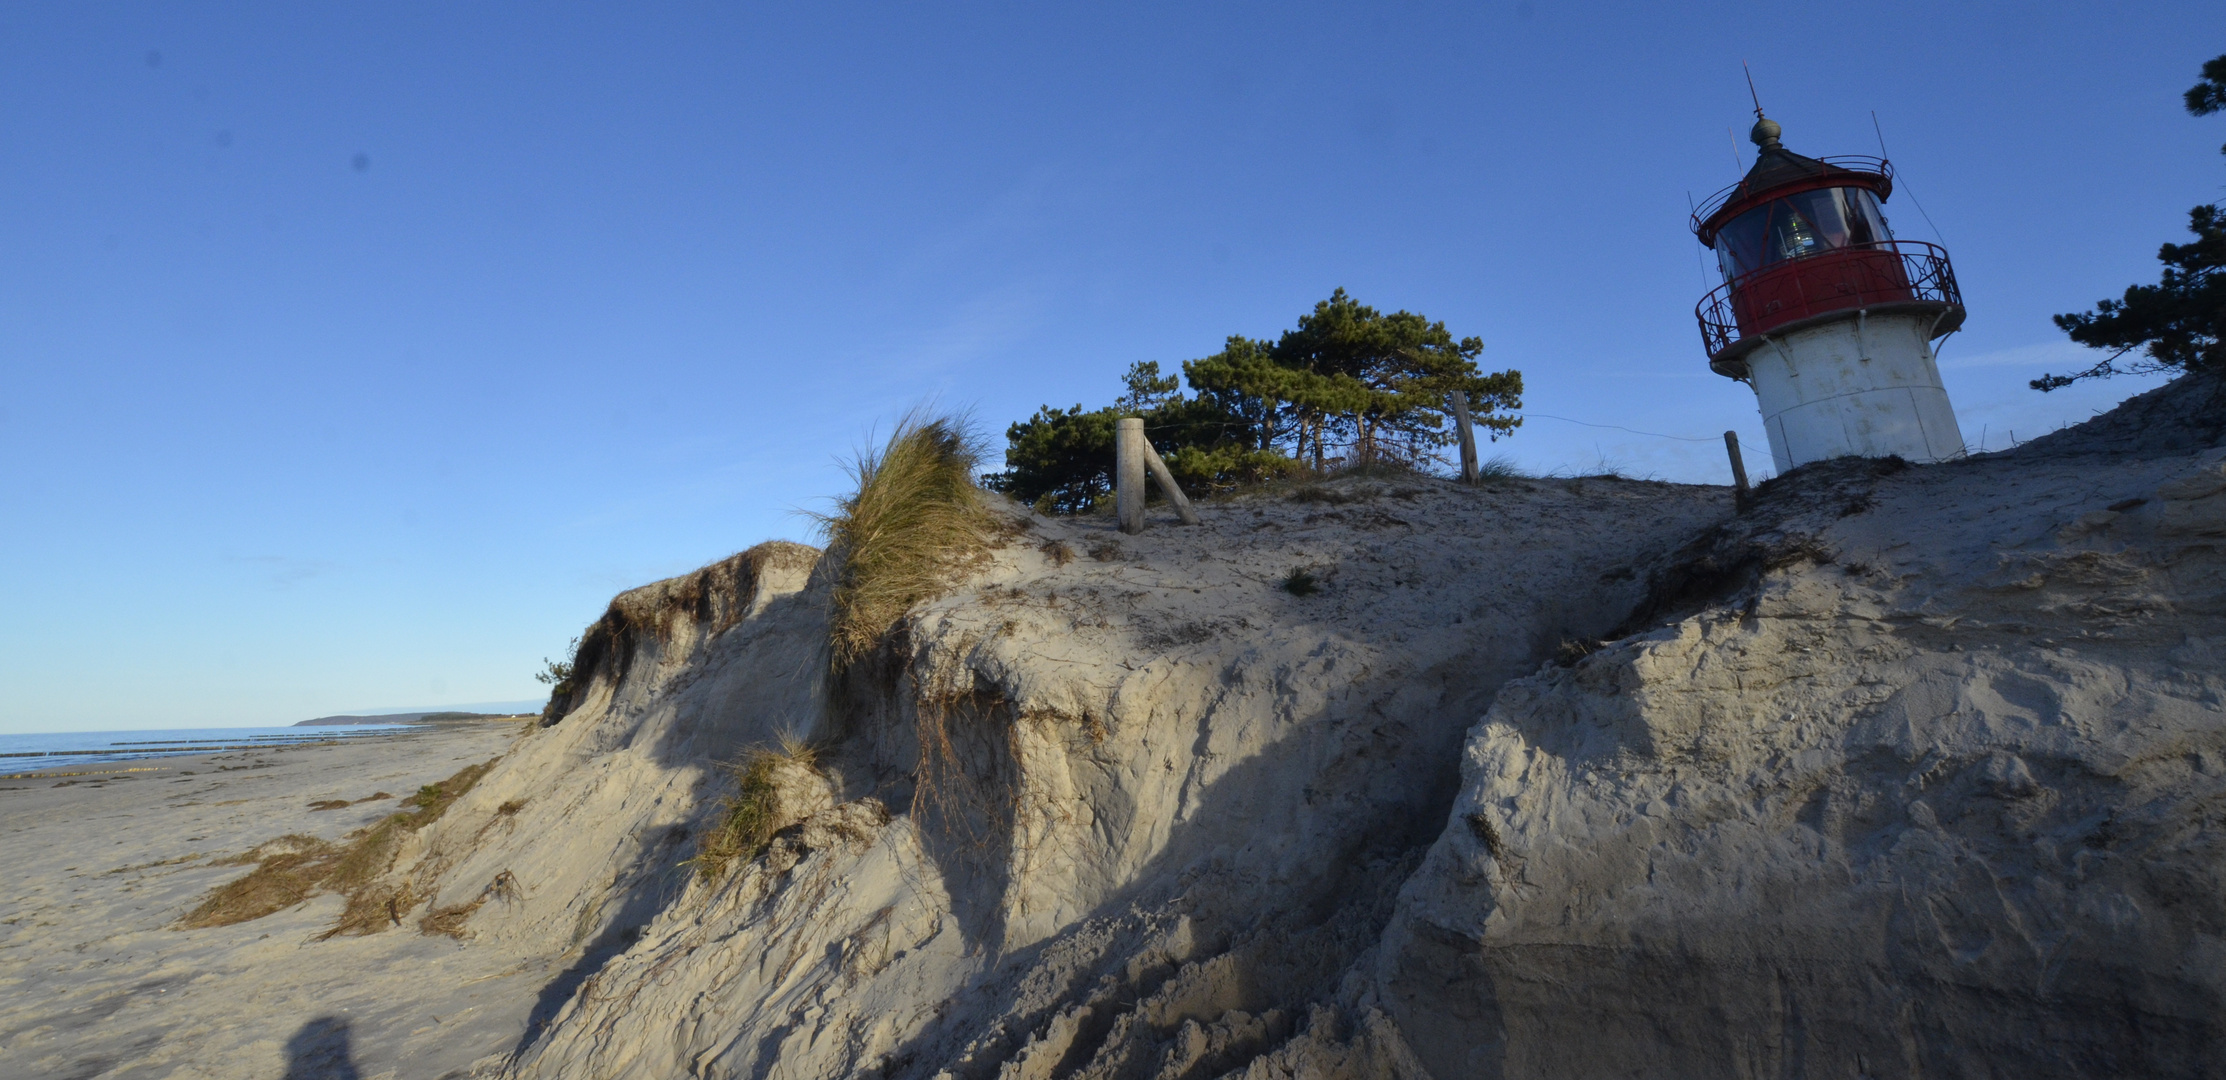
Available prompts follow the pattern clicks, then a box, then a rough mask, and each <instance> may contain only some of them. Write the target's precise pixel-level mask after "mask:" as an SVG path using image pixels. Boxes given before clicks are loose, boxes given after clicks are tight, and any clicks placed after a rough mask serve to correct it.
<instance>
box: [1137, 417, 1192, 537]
mask: <svg viewBox="0 0 2226 1080" xmlns="http://www.w3.org/2000/svg"><path fill="white" fill-rule="evenodd" d="M1137 423H1139V424H1141V423H1143V421H1141V420H1139V421H1137ZM1140 441H1141V442H1142V443H1143V444H1144V464H1145V466H1147V467H1148V468H1150V469H1151V470H1152V479H1153V480H1155V481H1157V482H1158V483H1159V489H1160V490H1161V491H1164V492H1166V493H1167V501H1168V502H1171V503H1173V504H1175V516H1176V517H1179V518H1181V519H1183V524H1185V525H1196V524H1198V512H1197V511H1196V510H1192V509H1191V508H1190V500H1189V499H1187V498H1184V497H1183V489H1182V488H1181V487H1179V486H1177V485H1176V483H1175V474H1174V473H1171V472H1168V471H1167V463H1166V462H1164V461H1161V460H1160V459H1159V451H1157V450H1154V449H1152V441H1151V440H1150V439H1141V440H1140Z"/></svg>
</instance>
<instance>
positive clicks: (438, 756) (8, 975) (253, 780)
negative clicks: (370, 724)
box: [0, 724, 549, 1080]
mask: <svg viewBox="0 0 2226 1080" xmlns="http://www.w3.org/2000/svg"><path fill="white" fill-rule="evenodd" d="M518 731H519V728H518V727H517V725H515V724H482V725H470V726H460V727H440V728H434V729H430V730H426V731H423V732H418V733H412V734H406V735H398V736H395V737H392V738H388V739H379V740H374V741H367V742H360V743H349V744H341V745H323V746H305V747H293V748H286V749H274V750H269V751H256V752H237V753H224V754H213V755H196V756H187V757H176V758H167V759H161V760H139V761H132V762H127V763H121V764H116V765H107V766H98V767H88V768H81V769H69V770H60V771H63V772H71V773H80V774H83V775H77V776H66V777H61V778H58V779H57V778H47V779H11V780H0V837H5V840H4V841H0V842H4V844H5V849H4V850H5V851H6V882H7V883H6V885H5V886H0V1076H6V1077H9V1078H11V1080H31V1078H45V1077H54V1078H60V1077H93V1076H103V1077H134V1078H136V1077H166V1076H176V1077H227V1078H231V1077H281V1076H284V1077H307V1076H317V1077H326V1076H332V1077H348V1076H362V1077H366V1078H368V1077H379V1076H407V1077H439V1076H444V1075H461V1074H462V1073H461V1070H467V1069H468V1068H469V1066H470V1065H471V1064H472V1062H473V1061H474V1060H476V1059H479V1058H482V1057H484V1056H487V1055H490V1054H499V1053H502V1052H504V1051H507V1050H508V1049H509V1048H510V1047H511V1045H512V1044H513V1043H515V1042H516V1041H517V1039H518V1038H519V1036H520V1035H521V1034H522V1033H523V1032H524V1030H525V1020H526V1015H527V1013H528V1011H529V1010H530V1009H531V1008H532V1007H533V1004H534V1000H535V993H536V992H537V991H538V989H539V988H540V987H541V986H542V985H543V984H544V983H546V982H547V981H548V979H549V975H548V973H547V972H546V971H543V970H539V969H536V968H533V967H530V966H527V967H521V966H520V965H518V964H517V963H515V962H514V961H512V960H510V959H509V958H508V957H507V956H505V955H500V954H496V953H493V952H490V951H488V950H473V949H470V948H468V947H466V946H464V945H462V944H460V943H458V942H456V941H453V940H451V939H448V938H445V937H438V936H427V935H422V934H419V933H416V932H414V931H413V932H400V931H397V932H391V933H383V934H377V935H373V936H369V937H344V938H334V939H332V940H328V941H319V940H317V938H318V936H319V935H320V934H322V933H323V932H324V931H325V930H326V929H328V928H329V927H330V926H331V925H332V923H333V920H334V918H335V917H336V916H337V915H338V914H339V911H340V908H341V904H342V901H341V899H340V898H339V897H337V896H330V895H327V896H320V897H317V898H314V899H312V900H309V901H308V902H306V903H303V904H300V905H297V906H295V907H294V908H291V909H289V910H285V911H281V912H279V913H277V914H275V915H271V916H268V917H266V918H262V919H257V920H254V921H251V922H247V923H243V924H239V925H235V926H226V927H215V928H209V929H199V930H178V929H173V928H172V927H173V925H174V924H175V923H176V922H177V920H178V917H179V916H180V915H182V914H183V913H185V912H186V911H188V910H190V909H192V907H193V906H194V905H195V904H197V903H199V902H200V900H201V898H202V897H203V896H204V895H205V894H206V893H207V892H208V891H209V890H210V889H211V888H214V887H215V886H217V885H219V884H222V883H223V882H226V881H229V880H231V879H233V878H235V877H238V876H240V875H242V874H243V873H245V872H246V871H247V870H248V868H247V867H243V866H236V865H234V866H220V865H214V864H215V862H216V860H218V859H219V858H221V857H223V856H227V855H235V854H238V853H241V852H244V851H246V850H248V849H249V848H252V847H254V846H255V845H257V844H260V843H263V842H264V841H267V840H270V839H272V838H273V837H276V836H280V835H284V834H287V833H306V834H309V835H312V836H317V837H321V838H324V839H328V840H339V839H340V838H341V837H342V836H343V834H345V833H347V832H349V831H351V830H354V829H356V828H359V827H361V826H363V825H365V824H367V823H369V822H371V821H375V820H377V819H378V817H379V816H380V815H382V814H387V813H392V812H393V811H394V810H395V809H397V802H398V800H397V799H381V800H376V801H371V802H362V803H357V804H356V805H352V806H350V807H348V808H346V809H343V810H326V811H312V810H310V809H309V805H310V803H312V802H316V801H320V800H335V799H346V800H350V801H351V802H353V801H355V800H360V799H364V798H365V797H367V796H370V795H372V794H375V793H377V792H380V791H385V792H391V793H393V794H394V795H397V796H407V795H408V794H410V793H411V792H414V791H416V790H417V788H418V787H419V786H420V785H422V784H428V783H433V782H436V781H439V780H441V779H443V778H446V777H448V776H450V775H451V774H453V773H455V772H456V771H457V770H458V769H459V768H461V767H463V766H464V765H467V764H471V763H473V762H479V761H485V760H487V759H488V758H491V757H495V756H496V755H499V754H502V753H503V752H504V751H505V750H506V749H508V748H509V746H510V745H511V743H512V742H513V741H514V740H515V739H516V737H517V734H518ZM125 770H130V771H125ZM350 1069H353V1070H354V1071H352V1072H351V1071H349V1070H350Z"/></svg>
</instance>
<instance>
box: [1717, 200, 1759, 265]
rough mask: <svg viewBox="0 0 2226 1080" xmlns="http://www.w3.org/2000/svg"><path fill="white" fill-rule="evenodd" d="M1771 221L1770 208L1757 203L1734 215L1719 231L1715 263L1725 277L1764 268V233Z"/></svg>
mask: <svg viewBox="0 0 2226 1080" xmlns="http://www.w3.org/2000/svg"><path fill="white" fill-rule="evenodd" d="M1769 223H1770V208H1769V207H1767V206H1758V207H1756V208H1754V209H1752V210H1749V211H1747V212H1746V213H1744V214H1741V215H1739V216H1738V217H1735V218H1733V219H1731V221H1730V222H1729V223H1727V224H1726V225H1725V226H1724V227H1723V229H1722V230H1721V231H1719V232H1718V233H1717V234H1716V263H1717V265H1718V266H1720V267H1722V268H1723V272H1724V280H1725V281H1730V280H1731V279H1733V278H1735V277H1738V276H1739V275H1741V274H1744V273H1747V272H1749V271H1753V270H1759V269H1761V268H1762V263H1763V243H1762V242H1763V235H1764V233H1765V232H1766V231H1767V230H1768V228H1769Z"/></svg>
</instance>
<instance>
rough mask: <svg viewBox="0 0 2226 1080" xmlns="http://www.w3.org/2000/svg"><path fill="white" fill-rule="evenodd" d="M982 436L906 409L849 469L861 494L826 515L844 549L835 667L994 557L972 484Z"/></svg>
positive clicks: (837, 547)
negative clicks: (890, 429)
mask: <svg viewBox="0 0 2226 1080" xmlns="http://www.w3.org/2000/svg"><path fill="white" fill-rule="evenodd" d="M981 458H982V451H981V446H980V441H979V439H978V437H977V436H976V435H975V433H974V432H973V430H972V429H971V427H970V426H969V425H968V423H967V421H966V418H965V417H962V416H931V415H928V414H926V413H922V412H917V411H915V412H913V413H909V414H907V415H906V416H905V417H904V419H902V420H900V421H898V422H897V427H896V430H895V431H894V432H892V433H891V434H890V436H889V441H888V443H887V444H886V445H884V446H883V447H882V448H881V449H880V450H878V451H875V450H867V451H862V452H861V453H860V454H859V455H858V457H857V459H856V460H855V461H854V462H853V463H852V464H851V466H850V470H849V471H850V474H851V477H852V478H853V479H855V480H856V481H857V483H858V490H857V491H856V492H855V493H854V494H852V495H850V496H849V497H847V498H843V499H840V500H837V502H836V510H835V512H834V513H832V514H827V515H822V516H820V526H821V528H823V529H824V530H825V532H826V534H827V540H828V547H829V549H830V550H832V551H835V552H839V553H840V556H841V562H840V563H839V566H840V570H839V571H838V573H839V575H840V576H839V577H838V578H837V579H836V582H835V588H834V615H833V618H832V619H831V620H830V626H829V644H830V645H831V646H832V650H833V657H832V659H833V661H834V665H835V667H836V669H837V670H841V669H844V668H847V667H849V666H850V665H851V664H852V663H854V662H855V661H857V660H858V658H860V657H862V656H864V655H866V654H867V653H869V652H871V651H873V650H874V649H875V648H876V647H878V646H879V645H880V644H881V641H882V639H883V638H884V637H885V636H887V634H888V632H889V630H890V628H892V627H894V626H895V625H896V623H897V621H898V620H899V619H902V618H903V617H904V613H905V612H906V611H908V610H910V609H911V607H912V606H913V605H914V604H917V603H919V602H921V601H923V600H927V599H930V598H932V597H934V596H936V595H937V594H939V593H941V592H942V591H943V590H944V589H947V588H949V587H950V586H951V585H952V584H953V583H955V582H956V581H957V579H958V578H959V577H960V576H961V575H962V574H964V573H965V572H966V571H967V570H968V569H970V568H972V567H974V566H975V565H977V564H978V563H979V561H980V560H981V559H982V557H983V556H984V555H985V554H986V552H987V551H988V547H989V540H990V537H991V535H992V533H993V532H994V531H995V521H994V519H993V518H992V516H991V514H990V511H989V508H988V507H987V505H986V504H985V503H984V502H983V500H982V491H981V489H980V488H979V487H977V486H976V485H975V483H974V474H975V472H976V470H977V469H978V468H979V466H980V464H981Z"/></svg>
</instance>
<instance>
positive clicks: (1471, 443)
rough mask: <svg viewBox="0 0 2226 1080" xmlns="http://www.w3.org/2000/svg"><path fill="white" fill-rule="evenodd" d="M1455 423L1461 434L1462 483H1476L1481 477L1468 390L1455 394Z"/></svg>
mask: <svg viewBox="0 0 2226 1080" xmlns="http://www.w3.org/2000/svg"><path fill="white" fill-rule="evenodd" d="M1453 422H1454V424H1455V426H1457V427H1459V428H1460V433H1461V482H1462V483H1464V484H1473V483H1476V481H1477V479H1478V477H1479V474H1478V472H1477V467H1476V427H1475V425H1473V424H1471V423H1469V392H1468V391H1466V390H1455V391H1454V392H1453Z"/></svg>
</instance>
